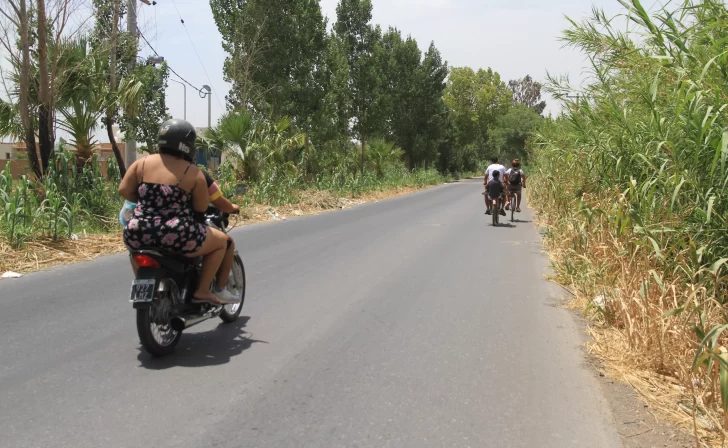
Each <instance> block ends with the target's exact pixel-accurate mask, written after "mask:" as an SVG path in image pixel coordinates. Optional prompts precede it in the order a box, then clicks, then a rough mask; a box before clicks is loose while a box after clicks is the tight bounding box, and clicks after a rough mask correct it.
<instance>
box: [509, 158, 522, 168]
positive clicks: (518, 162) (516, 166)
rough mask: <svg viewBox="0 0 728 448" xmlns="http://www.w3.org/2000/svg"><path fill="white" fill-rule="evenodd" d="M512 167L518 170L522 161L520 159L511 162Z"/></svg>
mask: <svg viewBox="0 0 728 448" xmlns="http://www.w3.org/2000/svg"><path fill="white" fill-rule="evenodd" d="M511 166H513V167H514V168H518V167H519V166H521V161H520V160H518V159H513V162H511Z"/></svg>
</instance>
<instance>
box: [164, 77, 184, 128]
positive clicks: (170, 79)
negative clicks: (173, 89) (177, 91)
mask: <svg viewBox="0 0 728 448" xmlns="http://www.w3.org/2000/svg"><path fill="white" fill-rule="evenodd" d="M167 79H168V80H169V81H174V82H176V83H177V84H182V88H184V90H185V109H184V110H185V112H184V113H185V115H184V118H185V121H187V84H185V83H183V82H182V81H177V80H176V79H172V78H167Z"/></svg>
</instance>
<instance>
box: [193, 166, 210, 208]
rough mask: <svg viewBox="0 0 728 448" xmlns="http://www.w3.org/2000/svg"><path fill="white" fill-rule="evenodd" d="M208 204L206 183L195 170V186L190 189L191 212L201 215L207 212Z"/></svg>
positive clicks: (198, 171)
mask: <svg viewBox="0 0 728 448" xmlns="http://www.w3.org/2000/svg"><path fill="white" fill-rule="evenodd" d="M209 203H210V195H209V194H208V193H207V182H205V176H204V175H203V174H202V171H200V170H197V176H195V186H194V187H193V188H192V210H194V211H196V212H198V213H203V212H205V211H206V210H207V205H208V204H209Z"/></svg>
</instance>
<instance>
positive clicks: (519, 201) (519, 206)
mask: <svg viewBox="0 0 728 448" xmlns="http://www.w3.org/2000/svg"><path fill="white" fill-rule="evenodd" d="M522 195H523V193H518V196H517V197H518V210H521V196H522Z"/></svg>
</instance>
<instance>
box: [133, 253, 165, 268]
mask: <svg viewBox="0 0 728 448" xmlns="http://www.w3.org/2000/svg"><path fill="white" fill-rule="evenodd" d="M134 262H135V263H136V264H137V266H139V267H140V268H158V267H159V262H158V261H157V260H155V259H154V257H151V256H149V255H144V254H136V255H134Z"/></svg>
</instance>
